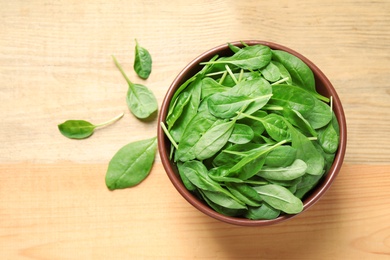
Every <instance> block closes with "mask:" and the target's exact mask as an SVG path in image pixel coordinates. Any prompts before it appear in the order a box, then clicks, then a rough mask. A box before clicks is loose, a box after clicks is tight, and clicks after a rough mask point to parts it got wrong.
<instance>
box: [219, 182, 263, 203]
mask: <svg viewBox="0 0 390 260" xmlns="http://www.w3.org/2000/svg"><path fill="white" fill-rule="evenodd" d="M225 185H226V187H227V188H228V190H229V191H230V192H231V193H232V194H233V195H234V196H236V197H237V198H238V199H239V200H241V201H242V202H244V203H245V204H246V205H248V206H252V207H259V206H260V205H261V203H260V202H261V201H262V199H261V197H260V195H259V194H258V193H257V191H256V190H255V189H253V188H252V186H250V185H248V184H245V183H225Z"/></svg>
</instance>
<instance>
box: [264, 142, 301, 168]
mask: <svg viewBox="0 0 390 260" xmlns="http://www.w3.org/2000/svg"><path fill="white" fill-rule="evenodd" d="M296 156H297V150H296V149H295V148H293V147H291V146H290V145H281V146H279V147H276V148H275V149H273V150H272V151H270V152H269V153H268V155H267V158H265V162H264V164H265V165H267V166H270V167H286V166H289V165H291V164H292V163H293V162H294V161H295V158H296Z"/></svg>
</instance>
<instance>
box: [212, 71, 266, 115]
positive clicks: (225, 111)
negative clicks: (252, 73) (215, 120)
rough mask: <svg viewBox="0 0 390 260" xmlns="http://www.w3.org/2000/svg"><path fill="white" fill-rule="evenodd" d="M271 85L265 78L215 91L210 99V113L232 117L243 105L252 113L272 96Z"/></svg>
mask: <svg viewBox="0 0 390 260" xmlns="http://www.w3.org/2000/svg"><path fill="white" fill-rule="evenodd" d="M271 92H272V89H271V85H270V84H269V83H268V82H267V81H265V80H264V79H263V78H261V77H258V78H254V79H252V80H246V81H242V82H240V83H239V84H237V85H236V86H234V87H233V88H231V89H229V90H227V91H224V92H219V93H215V94H214V95H212V96H211V97H210V98H209V99H208V103H207V104H208V108H209V110H210V113H212V114H213V115H214V116H216V117H219V118H231V117H233V116H235V115H236V113H237V112H238V111H239V110H240V109H241V108H242V107H243V106H247V108H246V110H245V113H247V114H251V113H254V112H255V111H257V110H259V109H260V108H262V107H263V106H264V105H265V104H266V103H267V102H268V100H269V99H270V98H271V96H272V93H271Z"/></svg>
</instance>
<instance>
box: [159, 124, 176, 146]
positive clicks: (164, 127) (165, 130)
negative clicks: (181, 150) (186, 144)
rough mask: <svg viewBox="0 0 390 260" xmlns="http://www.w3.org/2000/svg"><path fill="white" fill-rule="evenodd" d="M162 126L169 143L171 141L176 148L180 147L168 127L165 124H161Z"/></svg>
mask: <svg viewBox="0 0 390 260" xmlns="http://www.w3.org/2000/svg"><path fill="white" fill-rule="evenodd" d="M160 125H161V128H162V130H163V131H164V133H165V135H166V136H167V137H168V139H169V141H171V144H172V145H173V146H174V147H175V148H176V150H177V148H178V147H179V146H178V144H177V143H176V142H175V140H173V137H172V136H171V134H170V133H169V131H168V129H167V127H166V126H165V124H164V122H160Z"/></svg>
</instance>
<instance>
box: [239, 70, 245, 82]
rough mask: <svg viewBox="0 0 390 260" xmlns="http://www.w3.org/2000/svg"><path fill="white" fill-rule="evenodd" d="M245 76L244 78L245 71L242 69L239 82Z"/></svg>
mask: <svg viewBox="0 0 390 260" xmlns="http://www.w3.org/2000/svg"><path fill="white" fill-rule="evenodd" d="M243 76H244V70H243V69H241V70H240V75H239V76H238V82H241V80H242V77H243Z"/></svg>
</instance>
